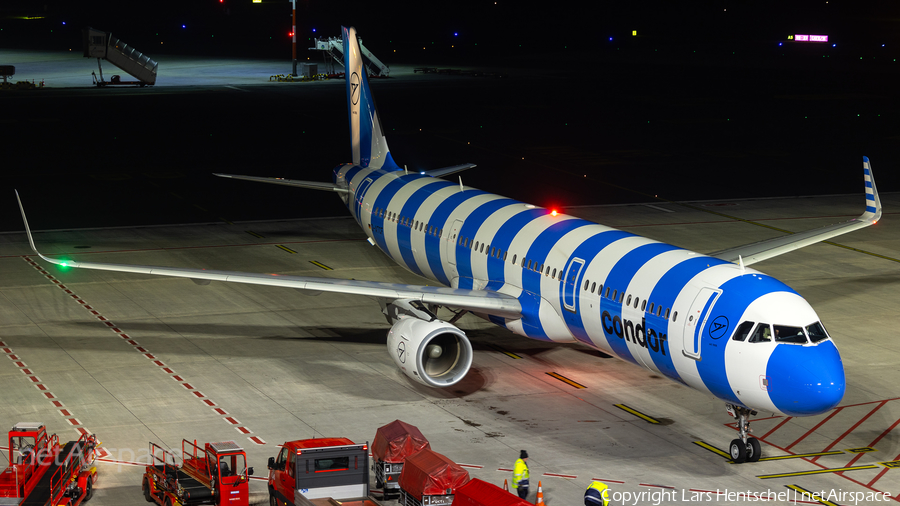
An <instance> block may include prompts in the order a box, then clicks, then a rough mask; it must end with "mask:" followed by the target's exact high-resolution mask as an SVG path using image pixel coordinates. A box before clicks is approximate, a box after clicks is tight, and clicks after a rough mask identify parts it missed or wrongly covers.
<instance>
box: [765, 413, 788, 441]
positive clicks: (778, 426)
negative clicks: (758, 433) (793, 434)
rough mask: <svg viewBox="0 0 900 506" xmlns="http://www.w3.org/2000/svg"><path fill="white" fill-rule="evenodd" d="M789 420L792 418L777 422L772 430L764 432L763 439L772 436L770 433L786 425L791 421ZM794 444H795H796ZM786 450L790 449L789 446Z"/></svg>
mask: <svg viewBox="0 0 900 506" xmlns="http://www.w3.org/2000/svg"><path fill="white" fill-rule="evenodd" d="M791 418H793V417H791V416H789V417H787V418H785V419H784V420H782V421H781V422H779V423H778V425H776V426H775V427H774V428H772V430H770V431H769V432H766V435H765V436H763V437H769V436H770V435H772V433H773V432H775V431H776V430H778V429H780V428H781V426H782V425H784V424H786V423H788V422H789V421H790V420H791ZM794 444H796V442H795V443H794ZM788 448H790V446H789V447H788Z"/></svg>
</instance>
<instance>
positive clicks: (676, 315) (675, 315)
mask: <svg viewBox="0 0 900 506" xmlns="http://www.w3.org/2000/svg"><path fill="white" fill-rule="evenodd" d="M676 318H678V311H675V312H674V313H672V321H673V322H674V321H675V319H676Z"/></svg>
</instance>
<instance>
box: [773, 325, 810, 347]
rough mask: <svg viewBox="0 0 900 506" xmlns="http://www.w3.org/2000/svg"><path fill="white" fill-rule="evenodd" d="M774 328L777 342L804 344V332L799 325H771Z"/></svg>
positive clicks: (805, 341)
mask: <svg viewBox="0 0 900 506" xmlns="http://www.w3.org/2000/svg"><path fill="white" fill-rule="evenodd" d="M772 327H774V328H775V341H776V342H779V343H794V344H806V343H807V342H808V341H807V340H806V334H805V333H803V328H801V327H788V326H787V325H773V326H772Z"/></svg>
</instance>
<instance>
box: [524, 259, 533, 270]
mask: <svg viewBox="0 0 900 506" xmlns="http://www.w3.org/2000/svg"><path fill="white" fill-rule="evenodd" d="M522 261H523V262H524V260H522ZM528 270H529V271H530V270H531V260H529V261H528Z"/></svg>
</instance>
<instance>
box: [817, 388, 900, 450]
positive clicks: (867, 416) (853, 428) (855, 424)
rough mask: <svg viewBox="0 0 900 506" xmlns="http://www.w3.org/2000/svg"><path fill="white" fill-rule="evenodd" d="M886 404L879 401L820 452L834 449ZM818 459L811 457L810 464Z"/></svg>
mask: <svg viewBox="0 0 900 506" xmlns="http://www.w3.org/2000/svg"><path fill="white" fill-rule="evenodd" d="M887 402H888V401H881V402H879V403H878V405H877V406H875V407H874V408H872V411H869V413H868V414H867V415H866V416H864V417H862V418H861V419H860V420H859V421H858V422H856V423H854V424H853V426H852V427H850V428H849V429H847V432H844V433H843V434H841V437H839V438H837V439H835V440H834V441H833V442H832V443H831V444H830V445H828V447H826V448H825V449H824V450H822V451H823V452H827V451H828V450H830V449H832V448H834V447H835V445H837V444H838V442H839V441H840V440H841V439H844V438H845V437H847V436H848V435H849V434H850V433H851V432H853V431H854V430H856V428H857V427H859V426H860V425H861V424H862V423H863V422H865V421H866V420H868V419H869V417H870V416H872V415H874V414H875V412H876V411H878V410H879V409H881V408H883V407H884V405H885V404H887ZM818 458H819V457H813V459H812V462H815V461H816V459H818Z"/></svg>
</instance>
